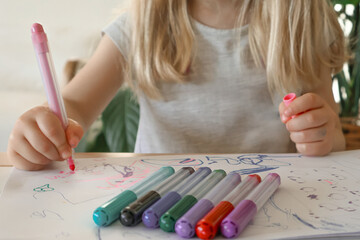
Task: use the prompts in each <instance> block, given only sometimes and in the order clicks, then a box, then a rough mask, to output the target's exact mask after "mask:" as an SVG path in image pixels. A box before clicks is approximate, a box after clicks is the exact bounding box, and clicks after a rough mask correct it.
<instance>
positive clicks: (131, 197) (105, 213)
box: [93, 167, 175, 226]
mask: <svg viewBox="0 0 360 240" xmlns="http://www.w3.org/2000/svg"><path fill="white" fill-rule="evenodd" d="M174 172H175V171H174V168H172V167H162V168H160V169H159V170H157V171H156V172H154V173H153V174H151V175H150V176H148V177H146V178H144V179H143V180H141V181H140V182H138V183H136V184H135V185H133V186H132V187H130V188H129V189H127V190H125V191H123V192H122V193H120V194H119V195H117V196H116V197H114V198H112V199H111V200H109V201H107V202H106V203H104V204H103V205H101V206H100V207H98V208H97V209H96V210H95V211H94V213H93V220H94V222H95V223H96V225H98V226H108V225H110V224H111V223H113V222H114V221H115V220H117V219H119V216H120V213H121V210H122V209H123V208H125V207H126V206H128V205H129V204H130V203H132V202H134V201H135V200H136V199H138V198H139V197H140V196H142V195H144V194H145V193H146V192H147V191H149V189H151V188H153V187H155V186H156V185H158V184H160V183H161V182H162V181H163V180H165V179H166V178H168V177H169V176H171V175H172V174H173V173H174Z"/></svg>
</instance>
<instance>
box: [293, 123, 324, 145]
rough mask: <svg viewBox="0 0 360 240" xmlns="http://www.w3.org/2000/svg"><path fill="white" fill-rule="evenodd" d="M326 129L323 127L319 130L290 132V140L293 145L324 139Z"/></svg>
mask: <svg viewBox="0 0 360 240" xmlns="http://www.w3.org/2000/svg"><path fill="white" fill-rule="evenodd" d="M326 134H327V129H326V127H325V126H322V127H319V128H312V129H307V130H304V131H299V132H290V139H291V140H292V141H293V142H294V143H312V142H319V141H322V140H324V139H325V137H326Z"/></svg>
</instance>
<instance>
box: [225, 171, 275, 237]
mask: <svg viewBox="0 0 360 240" xmlns="http://www.w3.org/2000/svg"><path fill="white" fill-rule="evenodd" d="M279 186H280V176H279V175H278V174H277V173H269V174H268V175H267V176H266V177H265V179H264V180H263V181H262V182H261V183H260V184H259V185H258V186H257V187H256V188H255V189H254V190H253V191H252V192H251V193H250V194H249V196H248V197H246V198H245V199H244V200H242V201H241V202H240V203H239V204H238V205H237V206H236V208H235V209H234V210H233V211H232V212H231V213H230V214H229V215H228V216H227V217H226V218H225V219H224V220H223V221H222V222H221V233H222V235H223V236H224V237H227V238H234V237H237V236H239V234H240V233H241V232H242V231H243V230H244V228H245V227H246V226H247V224H248V223H249V222H250V221H251V220H252V219H253V218H254V216H255V215H256V213H257V211H258V210H260V209H261V208H262V207H263V206H264V204H265V203H266V201H267V200H268V199H269V198H270V197H271V195H273V193H274V192H275V191H276V189H278V187H279Z"/></svg>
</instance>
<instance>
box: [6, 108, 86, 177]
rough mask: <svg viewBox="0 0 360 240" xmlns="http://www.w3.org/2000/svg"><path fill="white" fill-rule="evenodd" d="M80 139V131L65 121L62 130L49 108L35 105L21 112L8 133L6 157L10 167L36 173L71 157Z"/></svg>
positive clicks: (77, 126) (80, 129)
mask: <svg viewBox="0 0 360 240" xmlns="http://www.w3.org/2000/svg"><path fill="white" fill-rule="evenodd" d="M82 136H83V128H82V127H81V125H80V124H78V123H77V122H75V121H73V120H71V119H69V123H68V127H67V129H66V131H64V129H63V127H62V125H61V121H60V120H59V119H58V118H57V116H56V115H55V114H54V113H52V112H51V111H50V109H49V108H47V107H44V106H39V107H35V108H32V109H30V110H29V111H27V112H25V113H24V114H23V115H22V116H20V118H19V119H18V120H17V121H16V123H15V126H14V129H13V131H12V133H11V134H10V138H9V143H8V151H7V152H8V156H9V158H10V160H11V161H12V163H13V164H14V166H15V167H16V168H19V169H24V170H40V169H42V168H44V167H45V166H46V165H48V164H49V163H50V162H52V161H63V160H65V159H67V158H68V157H70V156H71V153H72V152H71V151H72V148H74V147H76V146H77V145H78V143H79V141H80V139H81V138H82Z"/></svg>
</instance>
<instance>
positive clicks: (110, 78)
mask: <svg viewBox="0 0 360 240" xmlns="http://www.w3.org/2000/svg"><path fill="white" fill-rule="evenodd" d="M123 63H124V60H123V57H122V56H121V53H120V51H119V50H118V48H117V47H116V46H115V44H114V43H113V42H112V40H111V39H110V38H109V37H107V36H106V35H105V36H104V37H103V38H102V40H101V42H100V44H99V46H98V48H97V50H96V51H95V53H94V55H93V56H92V57H91V59H90V60H89V62H88V63H87V64H86V65H85V66H84V68H82V69H81V71H80V72H79V73H78V74H77V75H76V76H75V77H74V79H72V80H71V81H70V83H69V84H68V85H67V86H66V87H65V88H64V90H63V92H62V95H63V98H64V103H65V108H66V111H67V115H68V118H69V125H68V128H67V129H66V130H65V131H64V130H63V129H62V126H61V123H60V120H59V119H58V118H57V117H56V116H55V114H53V113H52V112H51V111H50V109H49V108H48V107H47V106H37V107H34V108H32V109H30V110H29V111H27V112H25V113H24V114H23V115H21V116H20V117H19V119H18V120H17V121H16V123H15V126H14V128H13V131H12V133H11V134H10V138H9V142H8V156H9V158H10V160H11V161H12V162H13V164H14V166H15V167H17V168H20V169H25V170H38V169H42V168H43V167H44V166H46V165H48V164H49V163H50V162H51V161H62V160H64V159H67V158H68V157H69V156H70V154H71V148H74V147H76V146H77V144H78V143H79V141H80V139H81V137H82V135H83V132H84V130H86V129H87V128H88V127H89V126H90V125H91V124H92V122H93V121H94V120H95V119H96V118H97V116H98V115H99V114H100V113H101V112H102V111H103V109H104V108H105V107H106V105H107V104H108V103H109V102H110V101H111V99H112V98H113V97H114V96H115V94H116V92H117V90H118V89H119V88H120V86H121V85H122V83H123V78H122V69H123V65H122V64H123Z"/></svg>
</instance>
